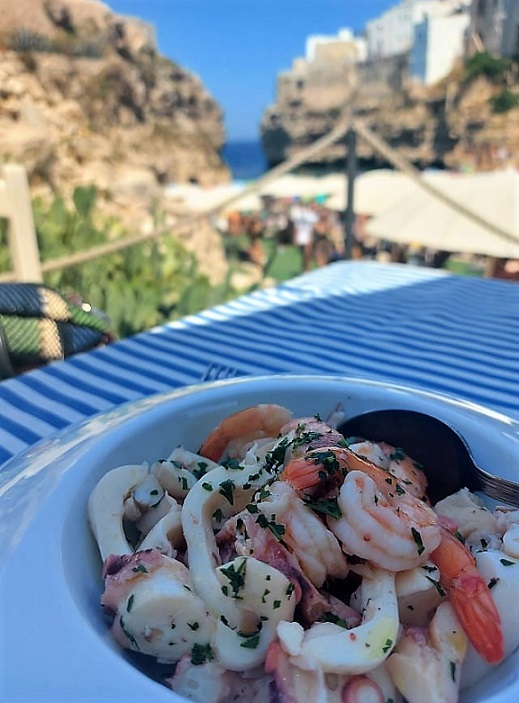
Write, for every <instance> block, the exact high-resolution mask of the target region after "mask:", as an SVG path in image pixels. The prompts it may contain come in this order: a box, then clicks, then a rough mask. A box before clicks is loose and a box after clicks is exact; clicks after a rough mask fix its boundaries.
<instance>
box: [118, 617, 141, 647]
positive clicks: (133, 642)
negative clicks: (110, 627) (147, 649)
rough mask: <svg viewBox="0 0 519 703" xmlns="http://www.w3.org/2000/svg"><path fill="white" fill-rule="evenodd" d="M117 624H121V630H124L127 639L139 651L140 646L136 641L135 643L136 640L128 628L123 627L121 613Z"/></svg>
mask: <svg viewBox="0 0 519 703" xmlns="http://www.w3.org/2000/svg"><path fill="white" fill-rule="evenodd" d="M119 625H120V626H121V630H122V631H123V632H124V634H125V635H126V637H127V638H128V641H129V642H130V643H131V644H132V645H133V646H134V647H135V649H136V650H137V651H138V652H139V651H140V647H139V645H138V643H137V640H136V639H135V637H134V636H133V635H132V633H131V632H128V630H126V629H125V627H124V620H123V616H122V615H121V617H120V618H119Z"/></svg>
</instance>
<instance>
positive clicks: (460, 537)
mask: <svg viewBox="0 0 519 703" xmlns="http://www.w3.org/2000/svg"><path fill="white" fill-rule="evenodd" d="M453 535H454V537H456V539H459V541H460V542H461V543H462V544H465V537H464V536H463V535H462V534H461V532H460V531H459V530H456V532H453Z"/></svg>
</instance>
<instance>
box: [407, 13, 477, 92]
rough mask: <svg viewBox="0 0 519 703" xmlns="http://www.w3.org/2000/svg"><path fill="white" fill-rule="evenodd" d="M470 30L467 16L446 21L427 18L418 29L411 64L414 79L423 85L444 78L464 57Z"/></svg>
mask: <svg viewBox="0 0 519 703" xmlns="http://www.w3.org/2000/svg"><path fill="white" fill-rule="evenodd" d="M469 26H470V15H469V13H468V12H460V13H457V14H453V15H449V16H447V17H431V16H428V17H426V18H425V19H424V20H423V21H422V22H420V23H419V24H417V25H415V27H414V34H413V45H412V48H411V55H410V60H409V72H410V74H411V77H412V78H414V79H415V80H418V81H419V82H420V83H422V84H423V85H431V84H432V83H436V82H437V81H439V80H441V79H442V78H444V77H445V76H446V75H447V74H448V73H449V72H450V71H451V70H452V68H453V66H454V64H455V62H456V60H457V59H460V58H461V57H462V56H463V54H464V49H465V40H466V34H467V31H468V28H469Z"/></svg>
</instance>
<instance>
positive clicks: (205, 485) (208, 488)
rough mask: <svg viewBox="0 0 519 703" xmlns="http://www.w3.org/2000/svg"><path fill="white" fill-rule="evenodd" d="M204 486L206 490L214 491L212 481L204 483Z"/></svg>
mask: <svg viewBox="0 0 519 703" xmlns="http://www.w3.org/2000/svg"><path fill="white" fill-rule="evenodd" d="M202 488H203V489H204V491H212V490H213V486H212V485H211V484H210V483H208V482H207V481H205V482H204V483H202Z"/></svg>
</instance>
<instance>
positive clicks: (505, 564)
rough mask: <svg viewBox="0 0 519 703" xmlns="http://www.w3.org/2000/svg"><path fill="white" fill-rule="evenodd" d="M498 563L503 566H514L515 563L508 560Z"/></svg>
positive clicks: (501, 560)
mask: <svg viewBox="0 0 519 703" xmlns="http://www.w3.org/2000/svg"><path fill="white" fill-rule="evenodd" d="M499 561H500V562H501V564H502V565H503V566H514V564H515V563H516V562H515V561H509V560H508V559H500V560H499Z"/></svg>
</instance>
